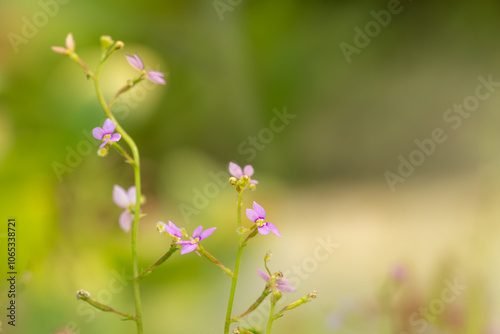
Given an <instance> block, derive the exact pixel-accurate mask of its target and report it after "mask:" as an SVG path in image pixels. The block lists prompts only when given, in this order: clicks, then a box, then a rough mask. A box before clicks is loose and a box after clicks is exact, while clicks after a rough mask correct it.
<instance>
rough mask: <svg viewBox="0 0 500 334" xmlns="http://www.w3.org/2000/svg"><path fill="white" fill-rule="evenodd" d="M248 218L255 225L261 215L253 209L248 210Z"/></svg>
mask: <svg viewBox="0 0 500 334" xmlns="http://www.w3.org/2000/svg"><path fill="white" fill-rule="evenodd" d="M247 217H248V219H250V220H251V221H253V222H254V223H255V222H256V221H257V220H258V219H259V215H258V214H257V213H256V212H255V211H253V210H252V209H247Z"/></svg>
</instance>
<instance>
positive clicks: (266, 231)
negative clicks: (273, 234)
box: [257, 225, 269, 235]
mask: <svg viewBox="0 0 500 334" xmlns="http://www.w3.org/2000/svg"><path fill="white" fill-rule="evenodd" d="M257 229H258V230H259V233H260V234H263V235H268V234H269V227H267V226H266V225H262V226H259V227H257Z"/></svg>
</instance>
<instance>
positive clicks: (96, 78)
mask: <svg viewBox="0 0 500 334" xmlns="http://www.w3.org/2000/svg"><path fill="white" fill-rule="evenodd" d="M102 64H103V63H102V62H101V63H100V64H99V66H98V68H97V71H96V73H95V75H94V77H93V79H94V84H95V89H96V94H97V98H98V100H99V103H100V104H101V107H102V109H103V110H104V113H105V114H106V116H108V118H109V119H111V120H112V121H113V122H114V123H115V124H116V131H117V132H118V133H120V134H121V135H122V138H123V140H124V141H125V142H126V143H127V144H128V146H129V147H130V150H131V151H132V157H133V160H134V164H133V165H132V167H133V168H134V181H135V188H136V198H137V200H136V206H135V212H134V222H133V224H132V267H133V273H134V277H135V279H134V299H135V312H136V317H135V320H136V324H137V333H138V334H142V333H143V332H142V305H141V294H140V285H139V277H138V276H139V265H138V260H137V259H138V256H137V229H138V223H139V215H140V210H141V201H140V199H141V197H142V196H141V173H140V159H139V149H138V148H137V145H136V144H135V142H134V140H133V139H132V137H130V136H129V135H128V133H127V132H126V131H125V130H124V129H123V128H122V127H121V125H120V124H119V123H118V121H117V120H116V118H115V117H114V116H113V114H112V113H111V109H110V108H109V106H108V104H107V103H106V100H105V99H104V95H103V93H102V90H101V86H100V83H99V74H100V72H101V68H102Z"/></svg>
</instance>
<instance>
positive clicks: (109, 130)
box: [102, 118, 116, 135]
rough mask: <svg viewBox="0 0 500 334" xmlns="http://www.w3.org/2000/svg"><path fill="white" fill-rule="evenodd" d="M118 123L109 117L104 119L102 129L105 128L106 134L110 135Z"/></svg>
mask: <svg viewBox="0 0 500 334" xmlns="http://www.w3.org/2000/svg"><path fill="white" fill-rule="evenodd" d="M115 128H116V124H115V122H113V121H112V120H110V119H109V118H107V119H106V120H105V121H104V125H103V126H102V129H103V130H104V134H107V135H110V134H112V133H113V132H114V131H115Z"/></svg>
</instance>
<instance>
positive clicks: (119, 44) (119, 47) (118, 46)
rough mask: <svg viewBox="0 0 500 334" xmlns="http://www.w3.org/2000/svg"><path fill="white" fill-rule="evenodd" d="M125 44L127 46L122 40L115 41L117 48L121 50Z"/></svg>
mask: <svg viewBox="0 0 500 334" xmlns="http://www.w3.org/2000/svg"><path fill="white" fill-rule="evenodd" d="M124 46H125V44H123V42H122V41H118V42H116V43H115V49H116V50H121V49H123V47H124Z"/></svg>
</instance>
